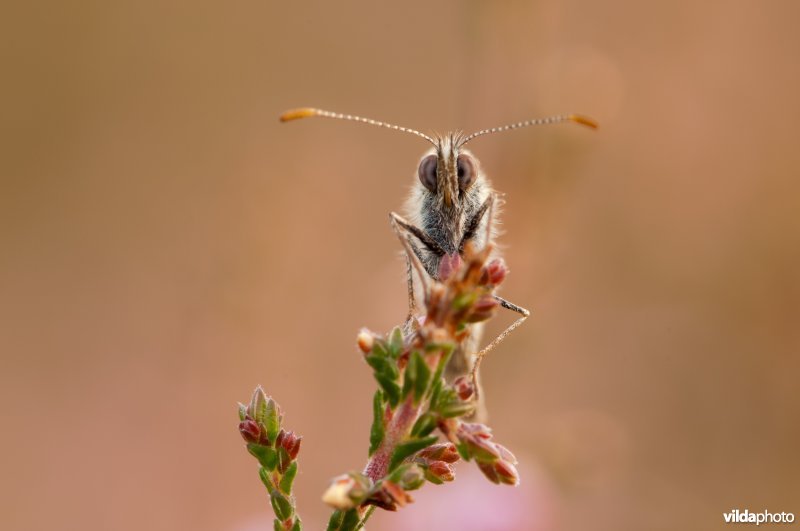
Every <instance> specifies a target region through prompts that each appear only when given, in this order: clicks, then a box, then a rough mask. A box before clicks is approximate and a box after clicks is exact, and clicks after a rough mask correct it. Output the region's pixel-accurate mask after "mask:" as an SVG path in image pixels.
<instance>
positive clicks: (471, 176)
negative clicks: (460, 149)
mask: <svg viewBox="0 0 800 531" xmlns="http://www.w3.org/2000/svg"><path fill="white" fill-rule="evenodd" d="M456 167H457V169H458V188H459V189H460V190H461V191H462V192H463V191H465V190H467V189H468V188H469V187H470V186H472V183H473V182H475V173H476V172H475V161H473V160H472V157H470V156H469V155H459V156H458V160H457V161H456Z"/></svg>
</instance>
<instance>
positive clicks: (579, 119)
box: [567, 114, 599, 129]
mask: <svg viewBox="0 0 800 531" xmlns="http://www.w3.org/2000/svg"><path fill="white" fill-rule="evenodd" d="M567 119H568V120H569V121H570V122H575V123H576V124H581V125H585V126H586V127H591V128H592V129H597V128H598V127H599V125H598V123H597V122H595V121H594V120H592V119H591V118H589V117H588V116H581V115H580V114H570V115H569V116H567Z"/></svg>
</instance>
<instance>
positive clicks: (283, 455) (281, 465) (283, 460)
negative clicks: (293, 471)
mask: <svg viewBox="0 0 800 531" xmlns="http://www.w3.org/2000/svg"><path fill="white" fill-rule="evenodd" d="M277 452H278V471H280V473H281V474H285V473H286V470H287V469H288V468H289V465H290V464H292V458H291V457H289V452H287V451H286V448H284V447H283V446H279V447H278V450H277Z"/></svg>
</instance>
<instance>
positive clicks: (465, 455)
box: [456, 443, 471, 461]
mask: <svg viewBox="0 0 800 531" xmlns="http://www.w3.org/2000/svg"><path fill="white" fill-rule="evenodd" d="M456 450H458V455H460V456H461V459H463V460H464V461H469V460H470V458H471V456H470V453H469V448H468V447H467V443H458V444H457V445H456Z"/></svg>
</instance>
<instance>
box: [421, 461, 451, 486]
mask: <svg viewBox="0 0 800 531" xmlns="http://www.w3.org/2000/svg"><path fill="white" fill-rule="evenodd" d="M428 475H429V476H433V477H434V478H435V479H437V480H439V481H438V482H437V481H433V482H434V483H440V482H444V481H453V480H454V479H455V478H456V473H455V472H454V471H453V467H452V466H450V465H448V464H447V463H445V462H444V461H431V462H430V463H429V464H428ZM429 479H430V478H429Z"/></svg>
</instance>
